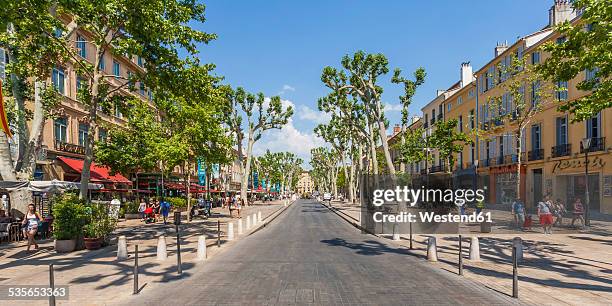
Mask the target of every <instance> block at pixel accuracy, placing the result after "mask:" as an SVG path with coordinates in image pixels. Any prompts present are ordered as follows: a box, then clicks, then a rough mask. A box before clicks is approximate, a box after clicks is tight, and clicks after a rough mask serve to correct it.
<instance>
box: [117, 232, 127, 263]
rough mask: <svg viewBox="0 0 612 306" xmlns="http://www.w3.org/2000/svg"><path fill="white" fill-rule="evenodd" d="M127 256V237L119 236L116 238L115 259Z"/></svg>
mask: <svg viewBox="0 0 612 306" xmlns="http://www.w3.org/2000/svg"><path fill="white" fill-rule="evenodd" d="M127 258H128V252H127V238H125V236H119V238H118V239H117V259H118V260H123V259H127Z"/></svg>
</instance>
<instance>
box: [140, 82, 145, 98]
mask: <svg viewBox="0 0 612 306" xmlns="http://www.w3.org/2000/svg"><path fill="white" fill-rule="evenodd" d="M140 94H141V95H143V96H144V95H145V85H144V83H143V82H140Z"/></svg>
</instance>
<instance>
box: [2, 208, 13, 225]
mask: <svg viewBox="0 0 612 306" xmlns="http://www.w3.org/2000/svg"><path fill="white" fill-rule="evenodd" d="M0 223H11V217H9V216H7V215H6V211H4V210H3V209H0Z"/></svg>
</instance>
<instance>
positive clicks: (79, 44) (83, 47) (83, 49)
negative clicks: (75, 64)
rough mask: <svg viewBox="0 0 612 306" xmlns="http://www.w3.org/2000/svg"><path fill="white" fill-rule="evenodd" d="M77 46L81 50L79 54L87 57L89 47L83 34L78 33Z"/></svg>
mask: <svg viewBox="0 0 612 306" xmlns="http://www.w3.org/2000/svg"><path fill="white" fill-rule="evenodd" d="M76 48H77V49H78V50H79V55H80V56H81V57H82V58H87V48H86V45H85V38H84V37H83V36H81V35H77V39H76Z"/></svg>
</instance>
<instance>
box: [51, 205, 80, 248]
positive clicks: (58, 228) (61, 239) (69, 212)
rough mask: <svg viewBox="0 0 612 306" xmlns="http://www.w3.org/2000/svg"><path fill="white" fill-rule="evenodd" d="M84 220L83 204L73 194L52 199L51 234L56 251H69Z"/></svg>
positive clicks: (78, 234)
mask: <svg viewBox="0 0 612 306" xmlns="http://www.w3.org/2000/svg"><path fill="white" fill-rule="evenodd" d="M85 222H86V215H85V206H84V205H83V203H82V201H80V200H79V198H78V197H77V196H76V195H74V194H63V195H60V196H58V197H57V198H55V199H54V201H53V236H54V237H55V250H56V251H57V252H71V251H73V250H74V248H75V246H76V239H77V238H78V237H79V236H80V235H81V233H82V230H83V225H85Z"/></svg>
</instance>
